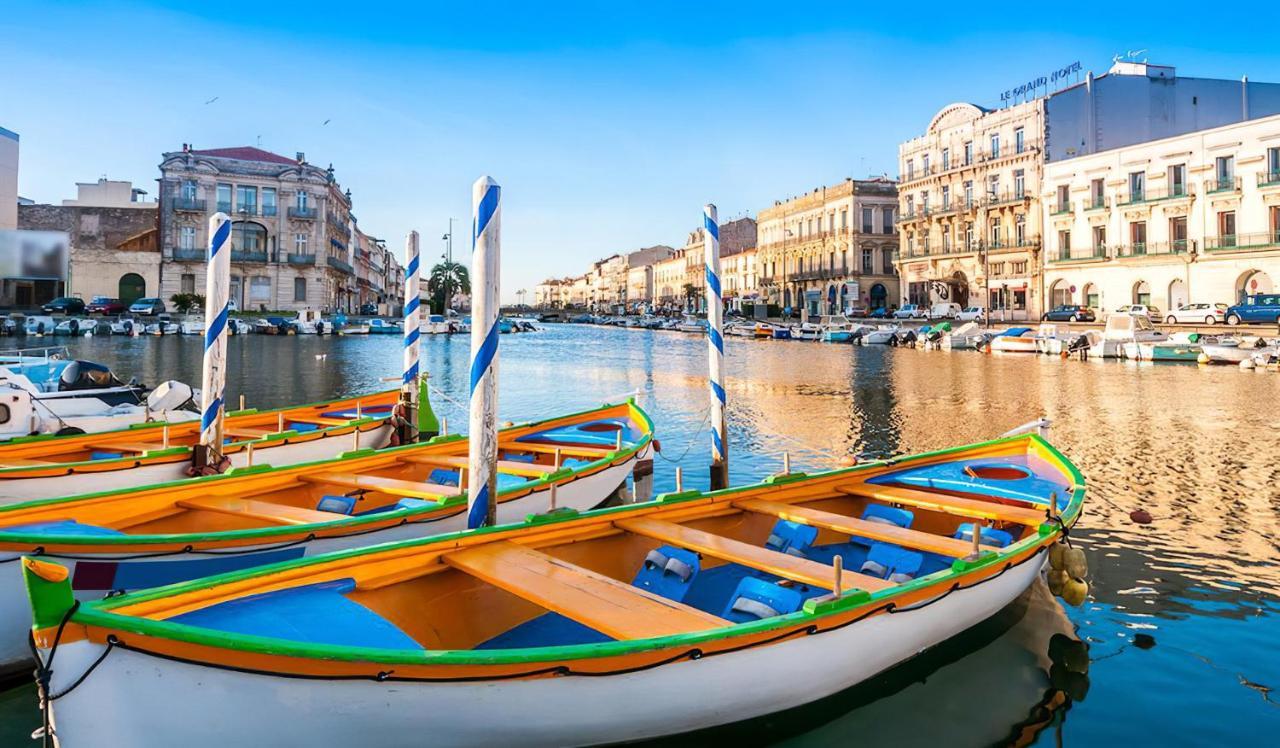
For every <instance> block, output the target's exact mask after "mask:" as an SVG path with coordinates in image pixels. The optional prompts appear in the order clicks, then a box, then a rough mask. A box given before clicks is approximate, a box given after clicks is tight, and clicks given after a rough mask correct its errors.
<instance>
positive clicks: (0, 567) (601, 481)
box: [0, 447, 650, 746]
mask: <svg viewBox="0 0 1280 748" xmlns="http://www.w3.org/2000/svg"><path fill="white" fill-rule="evenodd" d="M649 453H650V450H649V448H648V447H646V448H645V449H643V450H640V451H639V452H637V453H636V454H635V455H633V456H632V458H631V459H630V460H627V461H625V462H622V463H619V464H617V465H613V466H611V467H609V468H607V469H605V470H601V471H600V472H598V473H594V474H592V475H588V476H584V477H581V478H578V479H576V480H573V481H570V482H568V483H565V484H563V485H559V486H557V487H556V497H555V499H556V506H557V507H570V508H573V509H577V510H580V511H586V510H588V509H593V508H595V507H596V506H598V505H599V504H600V503H601V502H603V501H604V500H605V499H607V498H609V496H610V495H611V494H612V493H613V492H614V491H615V490H616V489H617V488H618V487H619V486H621V485H623V484H624V483H625V482H626V480H627V476H628V475H630V474H631V471H632V470H633V469H634V468H635V464H636V462H638V461H640V460H643V459H648V455H649ZM548 494H549V489H546V488H544V489H542V490H538V491H534V492H533V493H530V494H528V495H527V496H522V497H520V498H518V499H512V500H510V501H504V502H501V503H499V504H498V507H497V512H498V522H499V523H508V522H522V521H524V519H525V517H527V516H528V515H530V514H536V513H538V512H544V511H546V510H547V509H548V508H549V501H550V498H549V495H548ZM466 527H467V513H466V510H465V508H463V509H461V510H460V511H458V512H457V513H455V514H452V515H450V516H448V517H444V518H441V519H438V520H435V521H431V522H418V523H410V524H403V525H393V526H391V527H387V528H384V529H382V530H378V531H376V532H366V533H364V534H357V535H351V536H347V537H331V538H318V539H315V540H312V541H309V542H306V543H302V544H297V545H292V546H291V548H292V549H294V552H293V556H292V557H294V558H300V557H305V556H317V555H319V554H321V553H329V552H331V551H340V550H345V549H348V548H357V547H362V546H368V545H374V544H377V543H387V542H391V541H395V540H406V539H409V538H421V537H427V536H430V535H439V534H442V533H448V532H457V531H459V530H465V529H466ZM238 550H240V549H238ZM242 550H243V554H240V553H236V554H234V555H235V556H237V557H240V556H243V557H246V559H245V563H243V564H242V565H241V568H250V567H252V566H258V565H261V564H266V563H275V562H278V561H282V560H286V559H284V558H281V557H280V550H281V549H279V548H278V544H276V543H266V544H264V545H260V546H252V547H246V548H244V549H242ZM73 555H74V556H75V557H74V558H67V557H64V556H59V555H58V554H56V553H46V554H43V555H41V558H45V559H49V560H51V561H55V562H56V563H59V564H61V565H63V566H66V567H67V568H68V570H69V571H70V573H71V578H72V579H73V580H74V579H75V574H76V569H77V568H78V567H79V566H80V564H81V563H102V562H112V561H114V562H115V563H116V564H117V570H116V571H115V575H116V578H117V579H118V578H120V574H121V573H122V572H121V571H120V568H119V567H124V566H126V565H128V566H137V565H142V564H172V563H187V564H189V563H191V562H192V561H198V560H201V559H207V560H211V561H219V562H222V561H225V560H226V559H227V558H228V556H229V555H231V554H229V553H228V551H227V549H225V548H224V549H221V550H219V551H218V552H217V553H214V554H209V553H199V552H192V553H183V554H177V555H174V554H169V555H166V556H159V557H155V558H135V556H137V555H138V552H137V551H136V550H135V551H132V552H126V553H115V554H112V553H102V554H93V558H92V559H86V556H88V555H89V554H87V553H85V552H83V551H80V552H77V553H76V554H73ZM255 555H258V556H261V557H262V560H261V561H258V562H256V563H255V562H254V561H251V560H247V559H248V558H251V557H253V556H255ZM19 558H20V555H18V554H12V553H7V554H0V673H4V672H7V671H12V670H14V669H16V668H18V667H20V666H22V665H24V664H25V663H26V662H27V661H28V660H29V659H30V649H29V648H28V646H27V631H28V630H29V629H30V628H31V609H30V606H29V605H28V603H27V595H26V591H25V589H26V588H25V586H24V585H23V583H22V574H21V564H20V563H18V559H19ZM226 570H227V569H220V570H219V571H226ZM126 573H129V574H131V575H135V574H136V575H139V576H141V575H145V574H146V573H147V571H146V570H145V569H142V568H135V569H130V570H129V571H128V572H126ZM157 573H162V572H157ZM195 576H202V575H198V574H197V575H195ZM188 578H190V577H188ZM148 586H150V585H148ZM104 593H105V591H104V590H87V591H86V590H78V591H77V592H76V596H77V597H80V598H82V599H96V598H99V597H102V596H103V594H104ZM268 742H271V741H268ZM76 744H78V743H76V742H72V743H67V745H69V746H71V745H76ZM81 744H83V745H109V744H113V743H111V742H110V741H108V742H106V743H103V742H99V741H95V740H90V741H88V742H85V743H81ZM126 744H129V743H121V744H119V745H126ZM140 744H147V745H170V744H171V743H168V742H167V741H164V740H157V739H154V738H153V739H148V740H143V741H142V742H141V743H140ZM250 744H253V743H252V742H251V743H250ZM324 744H331V743H324Z"/></svg>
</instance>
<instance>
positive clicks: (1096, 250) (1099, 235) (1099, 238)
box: [1093, 226, 1107, 257]
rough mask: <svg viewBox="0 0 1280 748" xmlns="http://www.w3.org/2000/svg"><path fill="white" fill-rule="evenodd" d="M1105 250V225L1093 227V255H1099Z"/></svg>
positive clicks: (1104, 252)
mask: <svg viewBox="0 0 1280 748" xmlns="http://www.w3.org/2000/svg"><path fill="white" fill-rule="evenodd" d="M1106 251H1107V227H1106V226H1094V227H1093V256H1094V257H1101V256H1102V255H1104V254H1106Z"/></svg>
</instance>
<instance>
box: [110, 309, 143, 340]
mask: <svg viewBox="0 0 1280 748" xmlns="http://www.w3.org/2000/svg"><path fill="white" fill-rule="evenodd" d="M146 328H147V325H146V323H145V322H143V321H142V320H140V319H138V318H136V317H131V316H129V315H127V314H126V315H121V316H119V317H117V318H116V319H115V321H113V322H112V323H111V334H112V335H127V336H134V335H141V334H142V333H143V331H145V330H146Z"/></svg>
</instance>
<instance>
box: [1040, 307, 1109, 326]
mask: <svg viewBox="0 0 1280 748" xmlns="http://www.w3.org/2000/svg"><path fill="white" fill-rule="evenodd" d="M1096 319H1097V316H1096V315H1095V314H1094V313H1093V310H1092V309H1090V308H1089V307H1087V306H1079V305H1077V304H1059V305H1058V306H1055V307H1054V308H1052V309H1050V310H1049V311H1047V312H1045V313H1044V314H1042V315H1040V321H1041V322H1093V321H1094V320H1096Z"/></svg>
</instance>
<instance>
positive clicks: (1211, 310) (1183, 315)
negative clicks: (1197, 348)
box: [1164, 304, 1227, 325]
mask: <svg viewBox="0 0 1280 748" xmlns="http://www.w3.org/2000/svg"><path fill="white" fill-rule="evenodd" d="M1226 318H1227V305H1226V304H1183V305H1182V306H1180V307H1178V308H1177V309H1172V310H1170V311H1169V315H1168V316H1167V317H1165V318H1164V321H1165V322H1168V323H1169V324H1174V323H1177V322H1181V323H1182V324H1185V325H1199V324H1205V325H1216V324H1217V323H1219V322H1223V321H1225V320H1226Z"/></svg>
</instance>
